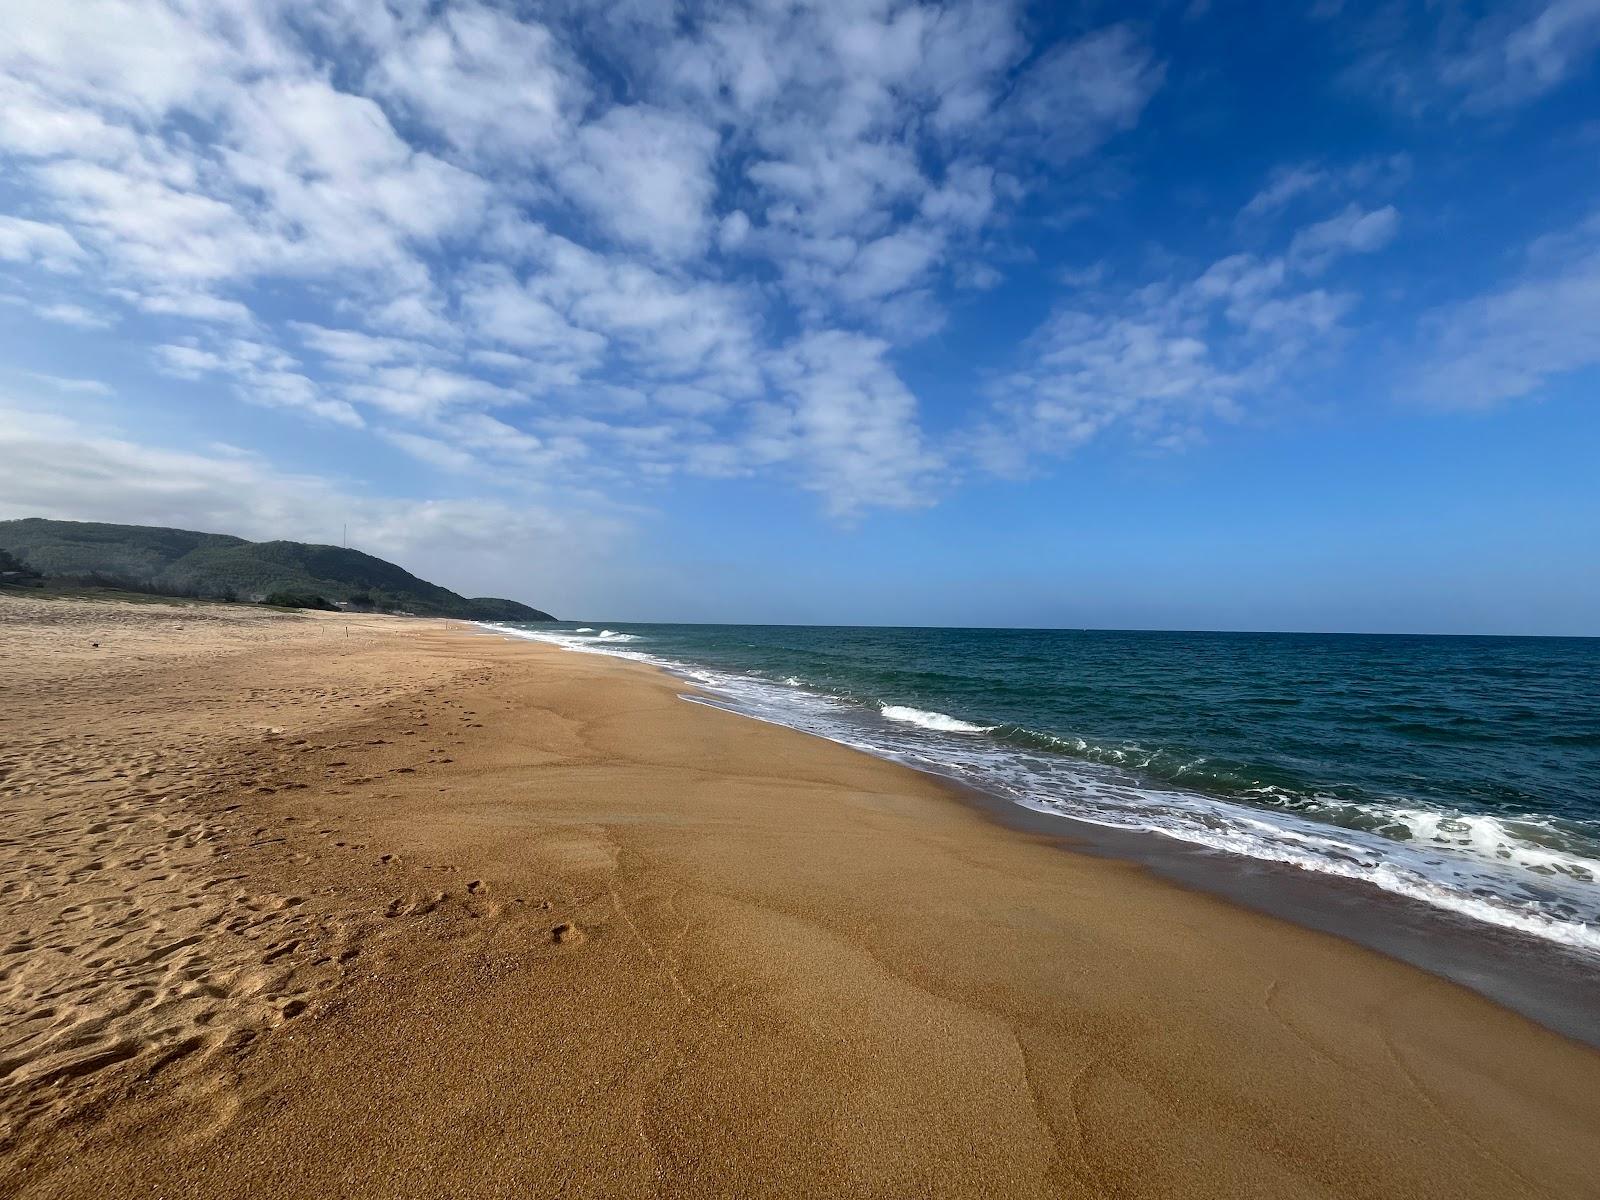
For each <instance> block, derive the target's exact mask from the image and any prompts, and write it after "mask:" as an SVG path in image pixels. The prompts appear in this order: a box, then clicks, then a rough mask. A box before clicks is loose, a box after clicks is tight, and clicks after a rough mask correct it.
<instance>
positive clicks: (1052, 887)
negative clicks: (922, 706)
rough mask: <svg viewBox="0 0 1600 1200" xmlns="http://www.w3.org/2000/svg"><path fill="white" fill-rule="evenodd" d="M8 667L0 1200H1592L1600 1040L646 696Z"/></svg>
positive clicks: (461, 645) (786, 734)
mask: <svg viewBox="0 0 1600 1200" xmlns="http://www.w3.org/2000/svg"><path fill="white" fill-rule="evenodd" d="M0 639H3V642H4V647H5V654H4V655H3V656H0V771H3V773H4V774H3V777H0V789H3V800H0V818H3V821H4V837H3V839H0V946H3V949H0V1028H3V1029H4V1034H3V1035H0V1036H3V1038H4V1043H5V1044H4V1049H3V1050H0V1138H4V1147H5V1148H4V1158H3V1165H0V1193H4V1194H18V1195H26V1196H102V1197H103V1196H130V1197H131V1196H160V1195H168V1196H173V1195H183V1196H196V1197H208V1196H216V1197H224V1196H226V1197H239V1196H263V1197H265V1196H328V1195H340V1196H440V1195H450V1196H531V1195H571V1196H622V1197H626V1196H655V1195H673V1196H748V1195H761V1196H783V1195H791V1196H816V1195H830V1196H884V1197H891V1196H892V1197H906V1196H1008V1197H1010V1196H1015V1197H1026V1196H1086V1197H1087V1196H1152V1197H1153V1196H1229V1197H1248V1196H1259V1197H1298V1196H1305V1197H1312V1196H1319V1197H1331V1196H1350V1197H1358V1196H1359V1197H1391V1196H1401V1195H1403V1196H1408V1197H1432V1196H1437V1197H1466V1196H1483V1197H1509V1196H1547V1197H1573V1196H1581V1195H1592V1194H1594V1189H1595V1183H1594V1176H1593V1171H1594V1164H1595V1163H1596V1162H1600V1108H1597V1106H1596V1104H1595V1097H1596V1096H1600V1054H1597V1053H1596V1052H1595V1051H1593V1050H1591V1049H1589V1048H1586V1047H1584V1046H1581V1045H1579V1044H1577V1043H1574V1042H1571V1041H1569V1040H1566V1039H1564V1038H1562V1037H1559V1036H1558V1035H1556V1034H1553V1033H1550V1032H1548V1031H1547V1030H1545V1029H1542V1028H1541V1027H1539V1026H1537V1025H1535V1024H1533V1023H1532V1022H1530V1021H1528V1020H1526V1019H1525V1018H1523V1017H1520V1016H1517V1015H1515V1014H1512V1013H1510V1012H1508V1011H1506V1010H1504V1009H1501V1008H1499V1007H1497V1006H1495V1005H1493V1004H1491V1003H1490V1002H1488V1001H1487V1000H1484V999H1482V998H1481V997H1479V996H1477V995H1475V994H1473V993H1471V992H1469V991H1467V990H1466V989H1464V988H1462V987H1459V986H1457V985H1455V984H1452V983H1448V982H1446V981H1444V980H1441V979H1438V978H1435V977H1433V976H1430V975H1428V974H1425V973H1423V972H1421V971H1418V970H1416V969H1414V968H1411V967H1408V966H1405V965H1403V964H1400V963H1398V962H1395V961H1393V960H1390V959H1387V958H1385V957H1383V956H1381V955H1378V954H1375V953H1373V952H1371V951H1368V950H1365V949H1362V948H1360V947H1357V946H1355V945H1352V944H1350V943H1347V942H1345V941H1342V940H1339V939H1337V938H1334V937H1331V936H1327V935H1324V934H1319V933H1314V932H1309V931H1306V930H1303V929H1300V928H1297V927H1295V926H1292V925H1289V924H1287V923H1285V922H1282V921H1278V920H1275V919H1273V918H1270V917H1266V916H1262V915H1259V914H1255V913H1251V912H1247V911H1244V910H1241V909H1239V908H1237V907H1235V906H1232V905H1230V904H1228V903H1226V902H1224V901H1221V900H1218V899H1214V898H1211V897H1207V896H1203V895H1198V894H1194V893H1191V892H1187V891H1184V890H1181V889H1179V888H1177V887H1175V886H1173V885H1171V884H1168V883H1165V882H1163V881H1161V880H1158V879H1155V878H1153V877H1151V876H1150V875H1149V874H1148V873H1146V872H1145V871H1143V870H1141V869H1139V868H1137V867H1133V866H1127V865H1123V864H1118V863H1114V862H1108V861H1105V860H1103V859H1098V858H1094V857H1089V856H1086V855H1081V854H1075V853H1072V852H1070V850H1069V849H1066V848H1064V847H1063V844H1062V843H1061V842H1060V841H1059V840H1058V839H1054V838H1049V837H1045V836H1035V835H1030V834H1027V833H1024V832H1019V831H1017V830H1013V829H1008V828H1004V827H1002V826H1000V825H997V824H996V823H994V822H993V821H991V820H989V819H988V818H986V817H985V816H984V815H983V814H982V813H981V812H980V811H978V810H977V809H975V808H973V807H972V806H970V805H968V804H967V803H965V802H964V801H963V800H962V799H961V798H960V797H959V796H957V795H956V794H954V793H953V792H952V791H951V790H950V789H948V788H947V787H946V786H945V785H943V784H942V783H940V782H939V781H937V780H935V779H933V778H930V777H926V776H922V775H919V774H916V773H914V772H911V771H909V770H906V769H904V768H901V767H898V766H895V765H893V764H890V763H886V762H882V761H879V760H876V759H872V758H868V757H866V756H863V755H861V754H858V753H855V752H853V751H851V750H849V749H847V748H844V747H841V746H837V745H834V744H831V743H827V742H823V741H818V740H815V739H811V738H807V737H805V736H802V735H800V734H797V733H794V732H791V731H788V730H784V729H780V728H776V727H773V726H767V725H762V724H759V723H757V722H753V721H750V720H747V719H745V718H742V717H739V716H736V715H732V714H729V713H725V712H721V711H718V710H715V709H712V708H709V707H706V706H704V705H697V704H692V703H687V702H685V701H684V700H683V699H682V698H681V694H682V693H683V692H684V690H685V687H684V685H683V684H681V683H680V682H678V681H675V680H673V679H671V678H669V677H667V676H666V675H664V674H661V673H659V672H656V671H654V670H652V669H650V668H647V667H643V666H640V665H638V664H633V663H627V662H622V661H618V660H615V659H608V658H604V657H600V656H594V655H583V654H574V653H568V652H563V651H559V650H555V649H552V648H548V647H543V646H537V645H530V644H527V643H516V642H510V641H505V640H501V639H498V638H495V637H492V636H489V635H486V634H484V633H482V632H480V631H475V630H471V629H468V628H465V627H461V626H453V627H452V626H447V625H446V624H445V623H444V622H440V621H426V622H424V621H406V620H402V619H398V618H396V619H384V618H357V619H350V618H346V617H344V616H342V615H326V616H306V617H285V616H279V615H276V614H267V613H263V612H259V611H256V610H251V609H245V608H237V607H214V606H185V607H177V606H166V605H112V604H97V603H86V602H73V601H42V600H19V599H4V598H0ZM92 643H98V645H93V644H92Z"/></svg>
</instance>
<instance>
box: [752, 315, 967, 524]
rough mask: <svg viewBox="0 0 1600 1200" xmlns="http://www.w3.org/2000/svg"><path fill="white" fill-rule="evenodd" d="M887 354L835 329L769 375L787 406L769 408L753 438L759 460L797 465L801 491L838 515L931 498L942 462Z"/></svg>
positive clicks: (801, 345)
mask: <svg viewBox="0 0 1600 1200" xmlns="http://www.w3.org/2000/svg"><path fill="white" fill-rule="evenodd" d="M887 350H888V346H887V344H885V343H884V342H882V341H879V340H876V339H873V338H866V337H862V336H860V335H859V334H849V333H843V332H839V331H836V330H835V331H829V332H825V333H816V334H811V335H808V336H807V337H805V338H802V339H800V340H799V341H798V342H796V343H795V344H794V345H792V346H791V347H789V348H788V350H787V351H786V352H785V353H784V355H783V356H782V357H781V358H780V359H779V360H778V363H777V366H776V368H775V372H774V374H775V376H776V378H777V382H778V386H779V388H780V390H781V391H782V392H783V393H784V395H785V397H786V403H784V404H781V405H774V406H772V407H770V408H768V409H766V410H765V411H764V412H763V413H762V414H761V416H760V418H759V419H758V423H757V428H756V430H755V432H754V433H753V435H752V439H751V449H752V450H753V451H754V452H755V454H756V456H757V457H758V459H759V460H761V461H768V462H786V461H794V462H796V463H798V464H799V466H800V468H801V471H802V477H803V479H804V481H805V486H806V487H808V488H810V489H812V490H813V491H816V492H818V493H820V494H821V495H822V496H823V497H824V499H825V502H826V503H827V505H828V507H829V509H830V510H831V511H832V512H834V513H835V514H837V515H839V516H843V517H851V516H855V515H856V514H858V513H859V512H861V511H862V510H863V509H865V508H869V507H886V508H916V507H920V506H923V505H926V504H929V503H931V502H932V500H933V491H932V489H933V487H934V484H935V482H936V481H935V475H936V473H937V472H938V471H939V469H940V467H941V463H940V461H939V458H938V457H937V455H935V454H934V453H933V452H932V451H931V450H930V449H929V448H928V447H927V446H925V445H924V444H923V439H922V436H921V433H920V430H919V428H918V423H917V402H916V398H915V397H914V396H913V395H912V394H911V392H910V391H909V390H908V389H907V388H906V386H905V384H904V383H902V382H901V381H900V378H899V376H897V375H896V374H895V372H894V370H893V369H892V368H891V367H890V366H889V365H888V363H887V362H886V361H885V354H886V352H887Z"/></svg>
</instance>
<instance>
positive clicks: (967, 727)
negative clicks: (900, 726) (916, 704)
mask: <svg viewBox="0 0 1600 1200" xmlns="http://www.w3.org/2000/svg"><path fill="white" fill-rule="evenodd" d="M881 711H882V713H883V715H884V716H886V717H888V718H889V720H891V721H904V722H905V723H906V724H907V725H920V726H922V728H924V729H937V730H938V731H939V732H940V733H988V732H989V731H990V730H991V729H993V728H995V727H994V726H993V725H974V724H973V723H972V722H971V721H962V720H959V719H958V718H956V717H951V716H946V715H945V714H944V713H942V712H928V711H926V710H925V709H921V708H911V707H909V706H907V705H904V704H885V705H884V706H883V708H882V710H881Z"/></svg>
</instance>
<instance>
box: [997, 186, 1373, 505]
mask: <svg viewBox="0 0 1600 1200" xmlns="http://www.w3.org/2000/svg"><path fill="white" fill-rule="evenodd" d="M1265 207H1270V206H1265ZM1397 220H1398V215H1397V214H1396V212H1395V210H1394V209H1393V208H1391V207H1385V208H1382V209H1377V210H1373V211H1371V212H1368V211H1364V210H1362V209H1360V208H1359V207H1356V206H1354V205H1352V206H1351V207H1350V208H1348V209H1346V210H1345V211H1344V212H1341V213H1339V214H1338V215H1336V216H1334V217H1332V218H1329V219H1327V220H1325V221H1321V222H1318V223H1316V224H1313V225H1310V226H1307V227H1306V228H1304V229H1302V230H1300V231H1299V232H1297V233H1296V234H1295V235H1294V236H1293V237H1292V238H1291V239H1290V240H1289V244H1288V246H1287V247H1286V249H1285V250H1284V252H1283V253H1281V254H1276V255H1265V256H1263V255H1259V254H1251V253H1238V254H1230V255H1228V256H1226V257H1224V258H1220V259H1217V260H1216V261H1215V262H1213V263H1211V264H1210V265H1209V266H1208V267H1206V269H1205V270H1203V271H1201V272H1200V273H1199V274H1197V275H1194V276H1192V277H1189V278H1183V277H1175V278H1169V279H1165V280H1158V281H1156V282H1152V283H1148V284H1145V285H1143V286H1135V287H1132V288H1128V289H1122V290H1117V289H1114V288H1112V287H1109V286H1107V285H1106V282H1105V278H1106V272H1105V269H1104V266H1103V264H1097V265H1096V267H1094V268H1092V269H1091V270H1089V271H1087V272H1083V273H1081V274H1080V275H1079V276H1078V277H1076V278H1074V279H1073V280H1072V281H1071V282H1072V286H1073V287H1074V289H1075V290H1074V293H1073V295H1072V297H1071V299H1070V300H1067V301H1064V302H1063V303H1062V304H1060V305H1059V306H1058V307H1057V309H1056V310H1055V312H1053V313H1052V314H1051V316H1050V317H1049V318H1048V319H1047V320H1046V321H1045V322H1044V324H1043V325H1041V326H1040V328H1039V329H1038V330H1037V331H1035V333H1034V334H1033V335H1032V337H1031V338H1030V340H1029V342H1028V344H1027V346H1026V347H1025V350H1024V355H1023V359H1024V361H1023V364H1022V366H1021V367H1020V368H1019V369H1017V370H1016V371H1014V372H1012V373H1010V374H1009V375H1006V376H1004V377H1002V378H1000V379H999V380H997V382H996V384H995V386H994V388H993V392H994V407H993V410H992V412H991V413H990V414H989V416H988V418H987V420H986V421H985V422H984V423H983V424H982V426H981V427H980V429H979V430H978V432H977V433H976V434H975V435H974V446H975V452H976V455H977V457H978V459H979V461H980V462H981V463H982V464H983V465H985V466H986V467H988V468H989V469H991V470H994V471H997V472H1000V473H1002V474H1017V473H1021V472H1022V471H1024V470H1026V469H1027V468H1028V466H1029V465H1030V463H1031V462H1032V461H1033V460H1034V459H1036V458H1037V457H1038V456H1040V455H1048V454H1063V453H1067V452H1070V451H1072V450H1074V449H1076V448H1077V447H1079V446H1081V445H1083V444H1084V443H1086V442H1088V441H1090V440H1092V439H1094V438H1096V437H1098V436H1100V435H1101V434H1104V433H1107V432H1110V431H1113V430H1122V431H1124V432H1126V433H1127V434H1128V435H1130V436H1131V437H1133V438H1136V439H1138V440H1139V441H1141V442H1143V443H1145V444H1148V445H1153V446H1158V447H1176V446H1182V445H1186V444H1189V443H1191V442H1193V441H1195V440H1197V439H1199V438H1201V437H1203V436H1204V433H1205V430H1206V428H1207V426H1208V425H1210V424H1212V423H1214V422H1217V421H1234V420H1237V419H1239V418H1240V417H1241V416H1242V415H1243V414H1244V412H1245V411H1246V406H1247V404H1248V403H1249V402H1250V401H1252V400H1255V399H1258V398H1259V397H1261V396H1263V395H1265V394H1267V393H1268V392H1269V391H1270V390H1271V389H1272V388H1273V387H1274V386H1276V385H1277V384H1279V383H1280V382H1281V381H1283V380H1284V379H1285V378H1286V377H1287V376H1289V375H1290V374H1292V373H1293V372H1294V371H1295V370H1297V369H1299V368H1300V367H1301V366H1302V365H1303V364H1304V362H1305V361H1306V360H1307V358H1308V357H1309V356H1311V355H1312V354H1313V353H1314V352H1315V351H1317V350H1319V349H1325V348H1326V347H1327V346H1329V345H1330V344H1332V343H1333V342H1334V341H1335V340H1336V339H1337V338H1338V336H1339V335H1340V333H1341V329H1342V322H1343V320H1344V318H1345V317H1346V316H1347V315H1348V314H1349V313H1350V312H1351V311H1352V309H1353V308H1354V307H1355V305H1356V303H1357V299H1358V298H1357V296H1356V295H1354V294H1353V293H1350V292H1348V291H1332V290H1329V289H1327V288H1324V287H1316V286H1310V284H1309V277H1311V276H1315V275H1318V274H1320V273H1322V272H1325V271H1327V270H1329V269H1331V267H1332V265H1333V264H1334V263H1335V262H1336V261H1337V260H1338V258H1339V257H1340V256H1342V255H1344V254H1350V253H1363V252H1372V251H1375V250H1377V249H1378V248H1380V247H1381V246H1382V245H1384V244H1385V243H1386V242H1387V241H1388V240H1389V239H1390V237H1392V236H1393V233H1394V230H1395V226H1396V223H1397Z"/></svg>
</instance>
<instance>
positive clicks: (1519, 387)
mask: <svg viewBox="0 0 1600 1200" xmlns="http://www.w3.org/2000/svg"><path fill="white" fill-rule="evenodd" d="M1535 250H1536V251H1537V252H1538V253H1536V254H1535V255H1534V256H1533V261H1531V262H1530V263H1529V264H1528V266H1527V267H1526V268H1525V270H1524V271H1523V273H1522V277H1521V278H1520V279H1518V280H1517V281H1515V282H1514V283H1511V284H1509V285H1508V286H1506V287H1504V288H1501V289H1499V290H1497V291H1493V292H1489V293H1487V294H1485V295H1482V296H1478V297H1475V298H1473V299H1470V300H1467V301H1464V302H1461V303H1457V304H1453V305H1448V306H1445V307H1443V308H1440V309H1437V310H1435V311H1434V312H1433V313H1431V314H1429V315H1428V316H1427V317H1426V319H1425V321H1424V330H1425V332H1426V334H1427V337H1428V342H1427V345H1426V353H1425V356H1424V358H1423V360H1422V363H1421V365H1420V367H1419V368H1418V369H1417V370H1416V371H1415V372H1414V373H1413V375H1412V377H1411V378H1410V379H1409V380H1408V381H1407V382H1406V384H1405V385H1404V386H1403V388H1402V391H1403V394H1404V395H1405V396H1407V397H1409V398H1413V399H1419V400H1422V401H1424V402H1426V403H1429V404H1433V405H1436V406H1439V407H1442V408H1468V409H1473V408H1488V407H1491V406H1493V405H1495V404H1500V403H1503V402H1505V401H1509V400H1517V399H1521V398H1523V397H1528V396H1536V395H1537V394H1538V393H1539V392H1540V391H1542V390H1543V389H1544V388H1545V387H1546V386H1548V385H1549V384H1551V383H1553V382H1556V381H1558V380H1559V379H1561V378H1562V377H1564V376H1568V375H1570V374H1572V373H1573V372H1577V371H1581V370H1585V369H1591V368H1593V367H1595V366H1597V365H1600V338H1597V337H1596V336H1595V330H1597V329H1600V218H1597V219H1594V220H1591V221H1589V222H1588V223H1587V224H1586V225H1584V226H1582V227H1580V228H1579V229H1578V230H1577V231H1575V232H1574V233H1572V234H1570V235H1568V236H1566V237H1563V238H1559V239H1556V240H1554V241H1553V242H1548V243H1546V244H1544V245H1542V246H1537V247H1535Z"/></svg>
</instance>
